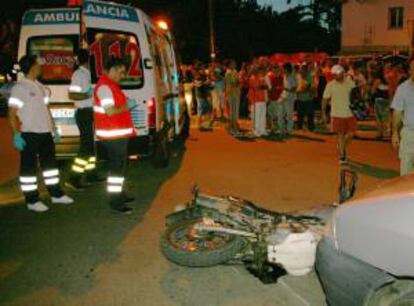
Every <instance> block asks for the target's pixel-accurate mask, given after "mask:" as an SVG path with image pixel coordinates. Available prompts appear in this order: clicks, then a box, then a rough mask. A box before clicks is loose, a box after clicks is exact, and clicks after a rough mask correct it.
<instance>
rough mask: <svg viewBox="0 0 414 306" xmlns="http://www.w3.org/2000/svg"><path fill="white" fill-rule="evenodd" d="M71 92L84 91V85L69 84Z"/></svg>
mask: <svg viewBox="0 0 414 306" xmlns="http://www.w3.org/2000/svg"><path fill="white" fill-rule="evenodd" d="M69 92H76V93H78V92H82V87H80V86H78V85H70V86H69Z"/></svg>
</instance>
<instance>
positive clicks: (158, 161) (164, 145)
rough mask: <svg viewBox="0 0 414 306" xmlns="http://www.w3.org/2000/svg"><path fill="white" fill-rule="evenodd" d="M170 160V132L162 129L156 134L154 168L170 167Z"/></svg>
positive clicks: (153, 157)
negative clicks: (167, 132)
mask: <svg viewBox="0 0 414 306" xmlns="http://www.w3.org/2000/svg"><path fill="white" fill-rule="evenodd" d="M169 162H170V149H169V143H168V134H166V133H165V132H164V131H163V130H161V131H158V132H157V133H156V134H155V139H154V152H153V156H152V165H153V166H154V168H165V167H168V164H169Z"/></svg>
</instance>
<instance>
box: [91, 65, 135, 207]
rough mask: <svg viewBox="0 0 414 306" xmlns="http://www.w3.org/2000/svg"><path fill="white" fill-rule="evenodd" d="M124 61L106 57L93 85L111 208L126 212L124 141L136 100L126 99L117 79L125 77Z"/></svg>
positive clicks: (131, 134)
mask: <svg viewBox="0 0 414 306" xmlns="http://www.w3.org/2000/svg"><path fill="white" fill-rule="evenodd" d="M126 71H127V65H126V63H124V62H123V61H122V60H121V59H117V58H113V59H110V60H109V62H108V64H107V65H106V71H105V74H103V75H102V76H101V78H100V79H99V81H98V84H97V85H96V87H95V89H94V108H93V109H94V119H95V135H96V137H97V138H98V139H99V140H100V141H101V143H102V144H103V146H104V147H105V148H106V151H107V156H108V159H109V174H108V177H107V192H108V195H109V200H110V207H111V209H112V210H113V211H114V212H118V213H122V214H129V213H131V211H132V209H131V208H130V207H128V206H127V205H126V203H127V202H131V201H133V200H134V199H133V198H129V197H128V196H126V194H125V193H124V191H123V187H124V182H125V171H126V166H127V154H128V142H129V139H130V138H131V137H134V136H135V135H136V134H135V128H134V125H133V121H132V116H131V112H130V110H131V109H132V108H134V107H136V105H137V104H136V101H135V100H132V99H128V98H127V97H126V96H125V94H124V93H123V92H122V90H121V87H120V85H119V83H120V82H121V80H122V79H123V78H125V75H126Z"/></svg>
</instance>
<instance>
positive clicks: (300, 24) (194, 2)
mask: <svg viewBox="0 0 414 306" xmlns="http://www.w3.org/2000/svg"><path fill="white" fill-rule="evenodd" d="M207 1H208V0H129V1H120V0H118V1H117V2H119V3H123V4H130V5H134V6H137V7H139V8H141V9H143V10H144V11H145V12H147V13H148V14H150V15H151V16H153V17H162V18H166V19H167V20H168V21H169V24H170V26H171V28H172V30H173V32H174V35H175V37H176V43H177V47H178V49H179V53H180V54H181V57H182V60H183V61H184V62H190V61H193V60H194V59H200V60H203V61H206V60H208V58H209V27H208V5H207ZM280 1H282V0H280ZM213 3H214V6H213V11H214V20H215V32H216V44H217V51H218V52H217V53H218V57H219V58H221V59H224V58H235V59H237V60H239V61H241V60H247V59H250V58H252V57H254V56H259V55H267V54H272V53H276V52H301V51H304V52H306V51H307V52H309V51H316V50H318V51H327V52H330V53H335V52H336V51H338V49H339V41H340V40H339V37H340V35H339V33H340V14H341V12H340V7H341V5H340V1H332V0H314V1H313V4H312V5H308V6H298V7H296V8H294V9H291V10H289V11H287V12H284V13H278V12H275V11H273V10H272V8H271V7H262V6H259V5H258V4H257V1H256V0H213ZM65 4H66V1H64V0H55V1H53V4H52V3H51V1H46V0H31V1H28V0H14V1H13V2H12V3H9V4H7V6H10V10H4V12H7V15H5V13H3V15H0V21H1V23H4V21H5V20H6V18H7V19H12V20H14V21H16V22H17V23H19V21H20V18H21V16H22V14H23V12H24V11H25V10H26V9H28V8H34V7H50V6H63V5H65Z"/></svg>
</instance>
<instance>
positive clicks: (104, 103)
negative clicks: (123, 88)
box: [101, 98, 115, 107]
mask: <svg viewBox="0 0 414 306" xmlns="http://www.w3.org/2000/svg"><path fill="white" fill-rule="evenodd" d="M101 105H102V106H103V107H106V106H114V105H115V101H114V99H112V98H105V99H102V100H101Z"/></svg>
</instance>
